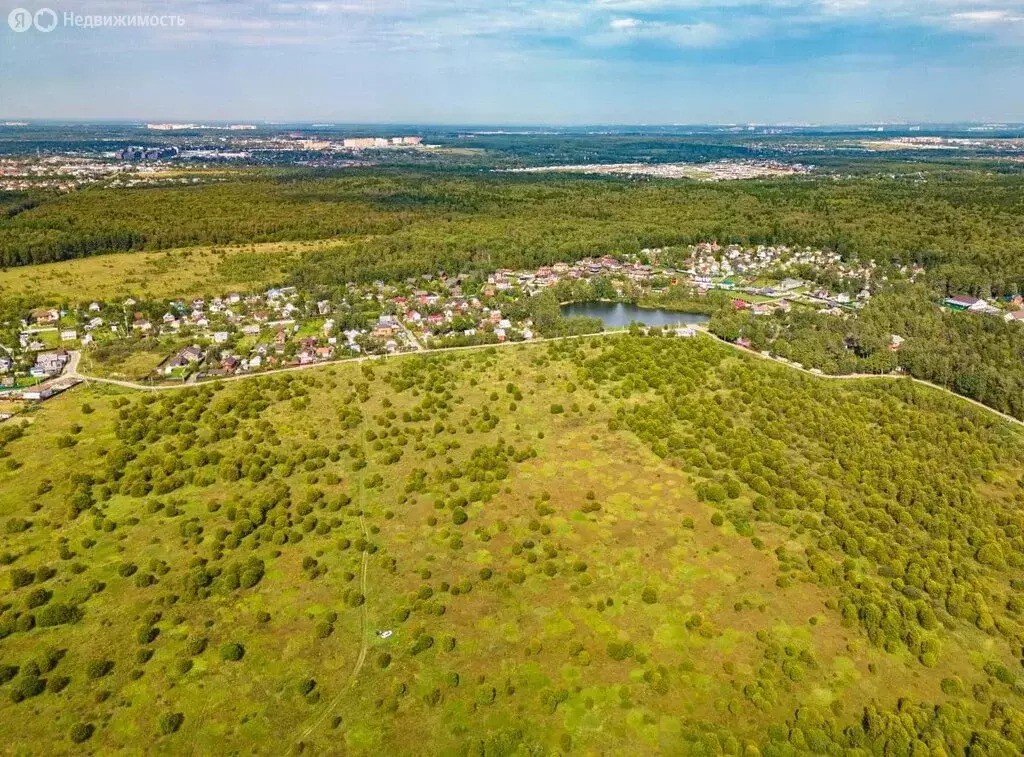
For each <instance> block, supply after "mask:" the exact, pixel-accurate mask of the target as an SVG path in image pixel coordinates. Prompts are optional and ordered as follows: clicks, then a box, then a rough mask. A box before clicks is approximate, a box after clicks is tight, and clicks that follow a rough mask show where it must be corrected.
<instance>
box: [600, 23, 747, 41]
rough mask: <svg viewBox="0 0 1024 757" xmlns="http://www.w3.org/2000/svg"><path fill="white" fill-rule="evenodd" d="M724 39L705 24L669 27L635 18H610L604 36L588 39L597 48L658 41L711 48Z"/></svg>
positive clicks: (719, 30) (722, 32)
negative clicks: (599, 46)
mask: <svg viewBox="0 0 1024 757" xmlns="http://www.w3.org/2000/svg"><path fill="white" fill-rule="evenodd" d="M725 39H727V35H726V32H725V30H724V29H722V28H721V27H719V26H717V25H715V24H711V23H707V22H699V23H693V24H671V23H664V22H660V21H643V20H640V19H637V18H616V19H612V21H611V22H610V23H609V24H608V30H607V31H606V32H605V33H603V34H597V35H594V36H592V37H591V41H592V42H593V43H595V44H598V45H621V44H627V43H634V42H662V43H668V44H672V45H676V46H678V47H714V46H716V45H718V44H720V43H721V42H722V41H724V40H725Z"/></svg>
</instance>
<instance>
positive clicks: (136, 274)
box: [0, 240, 337, 303]
mask: <svg viewBox="0 0 1024 757" xmlns="http://www.w3.org/2000/svg"><path fill="white" fill-rule="evenodd" d="M326 245H333V246H337V242H331V241H329V240H328V241H323V242H268V243H263V244H252V245H246V246H244V247H191V248H183V249H176V250H167V251H164V252H134V253H117V254H112V255H102V256H98V257H92V258H81V259H78V260H68V261H63V262H60V263H48V264H45V265H36V266H30V267H25V268H9V269H6V270H3V271H0V297H3V296H9V295H24V296H27V297H30V298H31V299H33V300H35V301H39V302H63V301H66V300H68V299H69V298H72V300H73V302H76V303H77V302H88V301H90V300H117V299H120V298H124V297H128V296H133V297H135V298H136V299H140V298H145V299H156V298H170V297H197V296H203V295H208V294H224V293H226V292H229V291H232V290H235V289H237V290H239V291H242V292H249V291H253V290H259V289H261V288H264V287H267V286H270V285H273V284H278V283H280V282H281V281H282V280H283V279H284V277H285V274H286V273H287V271H289V270H290V269H291V268H292V267H294V265H295V264H296V261H297V260H298V258H299V256H300V255H301V254H302V253H303V252H308V251H310V250H315V249H320V248H321V247H324V246H326Z"/></svg>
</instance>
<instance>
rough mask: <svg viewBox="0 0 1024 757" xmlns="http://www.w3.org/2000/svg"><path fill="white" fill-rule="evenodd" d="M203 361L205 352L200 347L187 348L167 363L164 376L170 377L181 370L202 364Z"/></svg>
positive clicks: (195, 345)
mask: <svg viewBox="0 0 1024 757" xmlns="http://www.w3.org/2000/svg"><path fill="white" fill-rule="evenodd" d="M202 359H203V351H202V350H201V349H199V345H197V344H194V345H192V346H191V347H186V348H185V349H183V350H182V351H181V352H179V353H178V354H177V355H175V356H174V357H172V358H171V359H170V360H168V361H167V365H165V366H164V374H166V375H168V376H169V375H171V374H172V373H173V372H174V371H176V370H178V369H180V368H187V367H188V366H190V365H193V364H194V363H198V362H200V361H201V360H202Z"/></svg>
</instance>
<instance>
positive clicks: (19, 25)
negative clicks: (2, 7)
mask: <svg viewBox="0 0 1024 757" xmlns="http://www.w3.org/2000/svg"><path fill="white" fill-rule="evenodd" d="M54 15H56V14H54ZM7 24H8V26H10V27H11V29H13V30H14V31H16V32H19V33H20V32H27V31H28V30H29V29H31V28H32V12H31V11H27V10H25V9H24V8H15V9H14V10H12V11H11V12H10V13H9V14H7Z"/></svg>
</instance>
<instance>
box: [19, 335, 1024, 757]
mask: <svg viewBox="0 0 1024 757" xmlns="http://www.w3.org/2000/svg"><path fill="white" fill-rule="evenodd" d="M837 384H839V382H823V381H816V380H815V379H813V378H812V377H806V376H802V375H799V374H796V373H795V372H792V371H788V370H787V369H785V368H777V367H772V366H767V365H765V364H763V363H760V362H757V363H755V361H754V360H753V359H751V358H744V357H742V356H741V355H738V354H737V353H735V352H734V351H732V350H729V349H728V348H726V347H723V346H720V345H717V344H714V343H713V342H712V341H711V340H708V339H695V340H684V339H677V338H668V337H635V336H618V337H616V338H614V339H608V338H601V337H595V338H593V339H583V340H575V341H572V342H562V343H552V344H548V345H532V346H522V347H512V348H506V349H503V350H481V351H473V352H464V353H452V354H447V355H436V356H429V357H406V358H402V359H399V360H394V361H387V362H380V363H374V364H369V363H367V364H362V365H339V366H334V367H331V368H325V369H323V370H316V371H306V372H303V373H301V374H287V375H278V376H273V377H266V378H261V379H254V380H249V381H242V382H237V383H233V384H227V385H223V386H218V385H210V386H203V387H199V388H191V389H184V390H181V391H173V392H164V393H160V394H159V395H158V394H148V393H142V392H133V391H129V390H120V389H110V388H98V387H93V388H88V387H82V388H79V389H76V390H74V391H72V392H69V393H67V394H65V395H62V396H61V397H59V398H57V399H56V400H54V401H52V402H50V403H48V404H46V405H44V406H42V407H40V408H38V409H37V410H34V411H33V412H32V413H31V416H30V420H31V423H29V424H24V425H22V424H21V423H20V421H18V422H15V423H13V424H12V423H7V424H4V425H3V426H0V586H2V587H3V595H2V600H0V602H2V603H0V682H2V683H0V737H2V738H3V739H4V742H5V744H7V748H8V749H9V750H10V751H11V752H12V753H18V754H29V753H36V752H39V751H45V752H46V753H51V754H60V753H82V752H83V750H85V751H88V752H94V753H118V752H120V753H132V752H137V751H138V750H139V745H140V744H145V745H146V751H148V752H151V753H158V754H180V753H182V752H183V751H186V750H194V751H196V752H198V753H226V752H231V751H244V752H246V753H264V754H282V753H286V752H288V751H289V750H294V749H297V748H299V747H300V746H301V747H302V748H303V749H304V750H305V751H306V752H307V753H314V754H336V753H349V754H380V753H382V752H391V753H413V752H415V753H420V754H423V753H426V754H525V753H531V754H544V753H547V754H558V753H564V754H597V753H609V752H619V753H622V752H627V751H630V752H636V751H646V752H649V753H671V754H721V753H725V754H751V755H752V754H758V753H760V754H764V755H788V754H797V753H807V752H814V753H830V752H832V751H834V750H837V749H840V748H844V749H851V748H861V749H864V750H867V751H869V752H877V753H886V754H908V755H909V754H912V753H913V754H916V753H918V750H925V751H930V752H931V753H933V754H934V753H942V750H945V753H948V754H953V753H963V751H964V750H965V749H966V748H967V746H968V745H971V744H974V745H975V747H976V748H978V749H980V751H982V752H984V753H988V754H1016V753H1019V751H1020V750H1021V749H1024V728H1022V724H1024V677H1022V676H1021V672H1022V671H1021V659H1022V652H1024V649H1022V645H1024V627H1022V622H1021V612H1022V611H1024V600H1022V598H1021V590H1022V589H1024V558H1022V557H1021V554H1022V551H1021V548H1022V546H1024V543H1022V541H1021V540H1022V539H1024V530H1022V527H1024V522H1022V517H1021V515H1020V510H1021V505H1022V504H1024V486H1022V480H1024V479H1022V474H1024V438H1022V436H1021V434H1020V432H1019V431H1018V430H1017V429H1015V428H1012V427H1010V426H1009V425H1007V424H1003V423H1002V422H1000V421H998V420H996V419H993V418H992V417H990V416H989V414H987V413H985V412H984V411H982V410H980V409H978V410H975V409H972V408H964V407H963V406H961V405H958V404H955V403H956V400H955V399H953V398H949V397H946V396H944V395H942V394H940V393H938V392H935V391H931V390H926V389H922V388H919V387H915V386H913V385H909V384H906V383H902V382H897V381H894V382H891V383H890V382H870V383H868V382H865V383H857V382H843V383H842V384H839V385H837ZM378 632H390V633H383V634H380V635H378Z"/></svg>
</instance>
